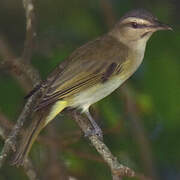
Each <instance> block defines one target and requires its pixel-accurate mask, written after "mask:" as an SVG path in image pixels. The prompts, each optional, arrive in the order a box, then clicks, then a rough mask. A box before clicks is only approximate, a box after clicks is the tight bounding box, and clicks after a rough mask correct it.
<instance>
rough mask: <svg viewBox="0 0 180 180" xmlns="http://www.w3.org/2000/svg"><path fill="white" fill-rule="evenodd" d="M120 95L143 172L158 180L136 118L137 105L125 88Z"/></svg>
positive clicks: (151, 157) (142, 132) (141, 129)
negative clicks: (136, 145) (121, 95)
mask: <svg viewBox="0 0 180 180" xmlns="http://www.w3.org/2000/svg"><path fill="white" fill-rule="evenodd" d="M121 92H122V94H123V95H124V96H125V98H126V115H127V119H128V120H130V122H131V123H130V124H131V130H132V133H133V137H134V138H135V141H136V142H137V144H138V147H139V150H140V154H141V159H142V162H143V167H144V170H145V171H146V174H148V176H150V177H152V179H154V180H156V179H158V177H157V173H156V168H155V165H154V162H153V155H152V151H151V147H150V143H149V141H148V139H147V138H146V137H147V136H146V132H145V129H144V127H143V125H142V123H141V120H140V118H139V116H138V107H137V104H136V102H135V100H134V98H133V96H132V94H131V91H130V89H129V88H127V87H123V88H121Z"/></svg>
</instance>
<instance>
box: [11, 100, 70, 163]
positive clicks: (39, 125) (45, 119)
mask: <svg viewBox="0 0 180 180" xmlns="http://www.w3.org/2000/svg"><path fill="white" fill-rule="evenodd" d="M66 106H67V103H66V102H65V101H58V102H56V103H55V104H54V105H53V106H52V107H51V108H50V110H48V111H47V109H46V110H42V111H40V112H37V116H38V117H37V118H33V120H32V122H31V124H30V126H29V127H28V129H27V130H26V132H25V133H24V134H23V139H22V141H21V142H20V145H19V146H18V147H17V150H16V154H15V158H14V159H13V162H12V164H13V165H16V166H20V165H23V164H24V161H25V159H26V158H27V156H28V153H29V151H30V150H31V147H32V145H33V143H34V141H35V140H36V138H37V136H38V135H39V133H40V131H41V130H42V129H43V128H44V127H45V126H46V125H47V124H48V123H49V122H50V121H51V120H53V119H54V118H55V117H56V115H57V114H59V113H60V112H61V111H62V110H63V109H64V108H66Z"/></svg>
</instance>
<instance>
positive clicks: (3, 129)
mask: <svg viewBox="0 0 180 180" xmlns="http://www.w3.org/2000/svg"><path fill="white" fill-rule="evenodd" d="M0 120H1V122H2V121H3V122H5V124H6V125H5V124H2V126H0V136H1V137H2V139H3V140H6V139H7V132H8V131H9V127H10V126H11V127H12V124H11V123H10V122H9V121H8V119H7V118H6V117H5V115H4V114H3V113H1V112H0ZM24 171H25V173H26V175H27V176H28V177H29V179H30V180H38V177H37V173H36V171H35V169H34V167H33V166H32V163H31V161H30V160H29V159H26V161H25V163H24Z"/></svg>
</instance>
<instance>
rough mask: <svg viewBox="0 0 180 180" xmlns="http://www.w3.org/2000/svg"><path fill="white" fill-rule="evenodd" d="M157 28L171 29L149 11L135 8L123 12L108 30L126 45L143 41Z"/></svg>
mask: <svg viewBox="0 0 180 180" xmlns="http://www.w3.org/2000/svg"><path fill="white" fill-rule="evenodd" d="M158 30H172V28H171V27H170V26H168V25H166V24H164V23H161V22H160V21H159V20H158V19H157V18H156V17H154V16H153V15H152V14H151V13H150V12H148V11H146V10H144V9H137V10H133V11H130V12H128V13H127V14H125V15H124V16H123V17H122V18H121V19H120V21H119V22H118V23H117V24H116V25H115V27H114V28H113V29H112V31H111V32H110V33H111V34H112V35H113V36H115V37H116V38H118V39H119V40H120V41H122V42H123V43H125V44H126V45H131V44H137V43H138V42H141V43H145V44H146V42H147V40H148V39H149V38H150V37H151V35H152V34H153V33H154V32H156V31H158Z"/></svg>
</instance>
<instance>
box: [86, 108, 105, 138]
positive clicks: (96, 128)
mask: <svg viewBox="0 0 180 180" xmlns="http://www.w3.org/2000/svg"><path fill="white" fill-rule="evenodd" d="M85 114H86V116H87V117H88V119H89V121H90V122H91V125H92V126H93V128H94V129H93V130H92V131H90V132H88V133H87V134H86V136H91V135H97V136H98V137H99V138H100V139H103V133H102V130H101V128H100V127H99V126H98V124H97V123H96V121H95V120H94V119H93V117H92V116H91V114H90V112H89V110H88V111H86V112H85Z"/></svg>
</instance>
